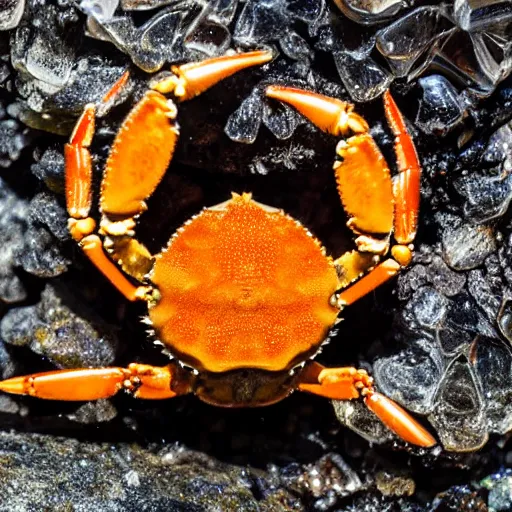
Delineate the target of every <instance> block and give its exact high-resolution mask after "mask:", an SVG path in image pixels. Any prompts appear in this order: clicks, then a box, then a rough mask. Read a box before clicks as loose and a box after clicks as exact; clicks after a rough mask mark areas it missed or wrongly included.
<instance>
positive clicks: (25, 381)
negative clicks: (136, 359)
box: [0, 363, 191, 401]
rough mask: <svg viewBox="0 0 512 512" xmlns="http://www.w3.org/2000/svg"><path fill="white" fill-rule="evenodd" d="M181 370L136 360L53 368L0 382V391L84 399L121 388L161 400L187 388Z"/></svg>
mask: <svg viewBox="0 0 512 512" xmlns="http://www.w3.org/2000/svg"><path fill="white" fill-rule="evenodd" d="M178 373H179V375H180V379H178V378H177V375H178ZM182 373H183V372H182V371H180V369H179V368H177V367H176V366H175V365H173V364H170V365H168V366H163V367H158V366H150V365H145V364H138V363H132V364H130V365H129V366H128V367H127V368H121V367H110V368H84V369H78V370H56V371H52V372H45V373H35V374H32V375H25V376H22V377H13V378H12V379H7V380H4V381H1V382H0V391H3V392H5V393H12V394H15V395H30V396H34V397H37V398H45V399H49V400H70V401H72V400H78V401H82V400H83V401H86V400H98V399H100V398H109V397H111V396H113V395H115V394H116V393H117V392H118V391H120V390H122V389H124V390H126V391H128V392H129V393H132V394H133V395H134V396H135V397H136V398H144V399H164V398H173V397H175V396H177V395H182V394H186V393H189V392H190V391H191V382H190V380H189V381H188V382H187V381H183V379H182V378H181V377H182V375H181V374H182ZM177 382H179V385H178V384H177Z"/></svg>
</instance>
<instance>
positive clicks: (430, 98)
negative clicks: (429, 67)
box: [415, 75, 464, 134]
mask: <svg viewBox="0 0 512 512" xmlns="http://www.w3.org/2000/svg"><path fill="white" fill-rule="evenodd" d="M418 83H419V84H420V86H421V88H422V89H423V97H422V99H421V101H420V107H419V110H418V114H417V116H416V121H415V124H416V126H419V127H420V128H421V129H422V130H423V131H424V132H425V133H441V134H444V133H446V132H448V131H450V130H451V129H452V128H453V127H454V126H455V125H456V124H457V123H458V122H460V121H461V120H462V116H463V113H464V105H463V103H462V101H461V100H460V99H459V95H458V93H457V90H456V89H455V87H453V85H452V84H451V83H450V82H449V81H448V79H446V78H445V77H443V76H441V75H430V76H426V77H424V78H420V79H419V80H418Z"/></svg>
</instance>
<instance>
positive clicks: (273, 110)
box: [263, 102, 303, 140]
mask: <svg viewBox="0 0 512 512" xmlns="http://www.w3.org/2000/svg"><path fill="white" fill-rule="evenodd" d="M302 122H303V119H302V117H301V116H300V115H299V114H298V113H297V111H296V110H295V109H293V108H291V107H290V106H289V105H285V104H283V103H281V102H272V104H270V102H265V108H264V109H263V124H264V125H265V126H266V127H267V128H268V129H269V130H270V131H271V132H272V133H273V134H274V135H275V136H276V137H277V138H278V139H280V140H285V139H289V138H290V137H291V136H292V135H293V132H294V131H295V128H297V126H298V125H299V124H301V123H302Z"/></svg>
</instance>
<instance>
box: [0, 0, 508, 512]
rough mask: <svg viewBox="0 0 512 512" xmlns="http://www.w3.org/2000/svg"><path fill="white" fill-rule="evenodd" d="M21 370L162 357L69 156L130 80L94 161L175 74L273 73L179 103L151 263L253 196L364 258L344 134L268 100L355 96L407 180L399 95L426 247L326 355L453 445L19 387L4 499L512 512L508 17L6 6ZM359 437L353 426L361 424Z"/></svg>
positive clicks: (5, 199)
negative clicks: (91, 255)
mask: <svg viewBox="0 0 512 512" xmlns="http://www.w3.org/2000/svg"><path fill="white" fill-rule="evenodd" d="M0 29H2V30H3V32H0V167H1V168H2V169H1V171H0V262H1V264H0V338H1V341H2V343H1V344H0V375H1V377H2V378H7V377H10V376H13V375H18V374H24V373H28V372H34V371H43V370H47V369H52V368H74V367H84V366H85V367H88V366H91V367H93V366H105V365H111V364H116V365H125V364H127V363H129V362H131V361H140V362H147V363H154V364H165V361H166V356H165V355H163V354H161V353H160V349H159V348H158V347H154V346H153V345H152V344H151V343H150V342H148V339H147V337H146V333H145V332H144V328H143V326H142V325H141V324H140V322H139V318H140V317H141V316H142V315H143V314H144V308H143V306H142V305H139V304H135V305H134V304H127V303H126V301H125V300H123V298H122V297H121V296H120V295H119V294H118V293H117V292H116V291H115V290H113V289H112V288H111V287H110V285H109V283H107V282H106V281H105V279H104V278H103V277H102V276H101V275H99V273H98V272H97V271H96V270H95V269H94V268H93V267H92V266H91V265H90V264H89V263H88V261H87V260H86V258H85V257H84V256H83V255H82V254H81V252H80V250H79V249H78V248H77V247H76V245H75V244H74V243H73V242H72V241H71V240H70V238H69V235H68V233H67V228H66V213H65V209H64V197H63V155H62V147H63V144H64V143H65V141H66V139H67V137H68V136H69V132H70V130H71V129H72V127H73V124H74V122H75V121H76V118H77V116H78V115H79V114H80V112H81V110H82V108H83V106H84V104H86V103H88V102H91V101H99V100H100V99H101V97H102V96H103V95H104V94H105V92H106V91H107V90H108V89H109V87H110V86H111V85H112V84H113V83H114V82H115V80H117V79H118V78H119V77H120V76H121V74H122V73H123V72H124V71H125V70H126V69H130V72H131V78H130V81H129V84H128V87H127V89H126V91H125V93H124V94H123V95H122V96H121V97H120V98H119V101H118V102H117V104H116V105H114V106H112V108H111V109H110V111H108V112H104V115H103V117H102V119H100V120H99V122H98V126H97V134H96V137H95V140H94V143H93V146H92V151H93V154H94V164H95V183H96V186H98V185H99V182H100V180H101V169H102V164H103V163H104V161H105V158H106V156H107V154H108V148H109V145H110V144H111V142H112V139H113V136H114V134H115V131H116V129H117V127H118V126H119V123H120V121H121V120H122V118H123V117H124V116H125V115H126V113H127V112H128V111H129V109H130V107H131V106H132V105H133V104H134V102H135V101H136V100H137V98H138V97H140V95H141V94H142V93H143V91H144V90H145V88H146V87H147V83H148V81H149V79H150V77H151V76H153V74H154V73H156V72H159V71H160V70H165V69H167V68H168V66H169V64H170V63H173V62H183V61H188V60H199V59H201V58H204V57H206V56H212V55H217V54H223V53H225V52H226V51H227V50H228V49H229V48H236V49H241V50H246V49H247V50H248V49H255V48H272V49H273V50H274V52H275V53H276V55H277V57H276V59H275V60H274V61H273V62H271V63H270V64H268V65H266V66H263V67H261V68H258V69H252V70H248V71H245V72H243V73H240V74H239V75H238V76H235V77H233V78H231V79H229V80H226V81H225V82H223V83H222V84H220V85H219V86H217V87H215V88H213V89H212V90H210V91H208V92H207V93H205V94H204V95H202V96H201V97H199V98H197V99H195V100H193V101H191V102H188V103H185V104H183V105H182V106H181V108H180V117H179V120H180V125H181V133H182V136H181V140H180V142H179V145H178V148H177V153H176V155H175V158H174V162H173V164H172V166H171V168H170V169H169V172H168V173H167V175H166V177H165V179H164V181H163V183H162V185H161V186H160V187H159V189H158V190H157V192H156V193H155V194H154V196H153V197H152V198H151V199H150V201H149V211H148V212H147V213H146V214H145V215H144V216H143V217H142V218H141V222H140V227H139V229H138V233H139V236H140V238H141V239H142V240H143V241H144V242H145V243H146V244H147V246H148V247H149V248H150V249H151V250H152V251H154V252H158V251H159V250H160V248H161V247H162V246H163V245H165V243H166V241H167V239H168V238H169V237H170V235H171V234H172V233H173V232H174V231H175V230H176V229H177V228H178V227H179V226H180V225H181V224H182V223H183V222H184V221H185V220H187V219H188V218H189V217H190V216H191V215H193V214H194V213H197V212H198V211H199V210H200V209H201V208H202V207H203V206H205V205H212V204H216V203H219V202H222V201H225V200H226V199H227V198H229V197H230V193H231V191H236V192H243V191H252V192H253V195H254V197H255V199H256V200H258V201H261V202H263V203H266V204H270V205H273V206H276V207H280V208H284V209H285V210H286V211H287V212H288V213H290V214H291V215H292V216H294V217H295V218H298V219H299V220H301V222H302V223H303V224H304V225H306V226H307V227H308V228H309V229H310V230H311V231H312V232H313V233H314V234H315V235H316V236H317V237H318V238H319V239H321V240H322V241H323V243H324V244H325V246H326V248H327V249H328V251H330V252H331V253H332V254H335V255H337V254H340V253H341V252H342V251H344V250H346V249H348V248H351V238H350V233H348V232H347V229H346V228H345V226H344V224H345V222H346V219H345V217H344V213H343V210H342V208H341V206H340V203H339V199H338V197H337V193H336V190H335V184H334V179H333V176H332V171H331V166H332V159H333V155H334V147H335V144H336V141H335V140H334V138H332V137H330V136H326V135H323V134H321V133H319V132H318V131H317V130H316V129H314V128H313V127H311V126H310V125H309V124H307V123H306V122H305V120H304V119H303V118H301V116H299V115H298V114H296V113H295V112H294V111H293V110H292V109H291V108H288V107H286V106H283V105H279V104H277V103H275V102H272V101H270V100H267V99H266V98H265V97H264V96H263V90H264V87H265V85H267V84H270V83H284V84H293V85H297V86H300V87H304V88H309V89H313V90H316V91H319V92H322V93H326V94H329V95H332V96H337V97H339V98H342V99H345V100H351V101H353V102H355V103H356V105H357V110H358V111H359V112H360V113H361V114H363V115H364V116H365V118H366V119H367V120H368V122H369V124H370V126H371V132H372V135H373V136H374V137H375V139H376V140H377V142H378V143H379V145H380V146H381V147H382V149H383V151H384V153H385V155H386V158H387V159H388V161H389V163H390V165H391V166H392V167H393V164H394V155H393V151H392V137H391V134H390V132H389V130H388V128H387V126H386V123H385V120H384V116H383V111H382V104H381V100H380V96H381V94H382V92H383V91H385V90H386V89H387V88H391V90H392V92H393V94H394V96H395V98H396V100H397V102H398V104H399V106H400V108H401V109H402V110H403V112H404V114H405V116H406V118H407V120H408V122H409V126H410V128H411V132H412V133H413V135H414V139H415V141H416V144H417V147H418V152H419V154H420V159H421V161H422V164H423V168H424V173H423V180H422V198H423V199H422V210H421V217H420V230H419V233H418V238H417V242H416V255H415V259H414V262H413V264H412V265H411V267H410V268H409V269H408V270H407V271H405V272H404V273H403V274H402V275H401V276H400V277H399V278H398V279H397V280H394V281H393V282H391V283H389V284H387V285H386V286H383V287H382V288H381V289H379V290H378V291H376V292H375V293H374V294H372V295H371V296H368V297H366V298H365V299H363V300H361V301H359V302H358V303H357V304H355V305H354V306H352V307H351V308H349V309H347V310H346V311H345V314H344V321H343V322H342V323H340V324H339V325H338V326H337V328H336V331H335V332H333V333H332V335H331V337H330V343H329V345H327V346H325V348H324V350H323V353H322V354H321V355H320V356H319V360H320V361H321V362H322V363H324V364H327V365H331V366H334V365H349V364H354V365H357V366H360V367H365V368H368V370H370V371H371V372H372V374H373V375H374V376H375V378H376V382H377V385H378V387H379V389H380V390H381V391H382V392H384V393H385V394H387V395H388V396H390V397H391V398H393V399H395V400H397V401H398V402H400V403H402V404H403V405H405V406H406V407H407V408H408V409H409V410H411V411H413V412H414V413H415V414H417V416H418V417H419V418H423V420H424V421H425V424H426V425H428V426H429V428H430V429H431V431H432V432H434V433H435V434H436V436H437V438H438V440H439V445H438V446H437V447H435V448H433V449H431V450H420V449H415V448H412V447H410V446H406V445H405V444H404V443H402V442H400V441H399V440H397V439H396V438H394V437H393V436H392V435H391V434H389V433H388V432H387V431H385V430H384V429H383V428H382V426H381V425H380V423H378V422H377V421H375V420H374V419H373V417H372V416H371V415H370V414H369V413H367V411H366V409H365V408H364V406H363V405H362V404H359V403H350V404H346V403H335V404H333V405H334V409H333V407H332V405H331V404H330V403H329V402H328V401H326V400H323V399H321V398H316V397H311V396H306V395H299V394H295V395H294V396H292V397H290V398H288V399H287V400H285V401H283V402H281V403H279V404H276V405H274V406H270V407H267V408H263V409H258V410H233V411H232V410H223V409H218V408H214V407H210V406H207V405H205V404H202V403H200V402H199V401H198V400H197V399H195V398H194V397H188V396H187V397H181V398H177V399H174V400H170V401H165V402H161V403H160V402H159V403H152V402H141V401H136V400H134V399H132V398H130V397H128V396H124V395H122V394H121V395H119V396H116V397H114V398H113V399H112V400H109V401H98V402H96V403H87V404H74V403H71V404H70V403H59V402H43V401H38V400H34V399H30V398H13V397H8V396H1V397H0V411H1V413H0V425H1V428H2V432H1V433H0V510H2V511H3V510H5V511H14V510H15V511H32V510H43V509H44V510H51V511H64V510H66V511H69V510H77V511H81V510H88V511H89V510H91V509H93V507H94V508H95V509H96V510H102V511H103V510H106V511H110V510H114V511H117V510H120V511H121V510H123V511H125V510H130V511H132V510H133V511H140V510H147V511H161V510H166V511H168V510H170V511H194V512H195V511H231V510H237V511H238V510H241V511H242V510H243V511H245V510H247V511H252V510H255V511H281V510H283V511H286V510H311V511H340V512H341V511H343V512H345V511H346V512H348V511H351V512H356V511H357V512H363V511H367V512H371V511H411V512H412V511H414V512H419V511H431V512H433V511H436V512H445V511H470V510H471V511H479V512H484V511H508V510H512V490H511V489H512V471H511V470H509V469H507V467H509V466H511V465H512V451H511V444H510V442H509V441H508V435H507V432H508V431H509V430H510V429H511V428H512V352H511V346H510V343H511V342H512V292H511V289H512V271H511V262H512V238H511V234H512V229H511V216H510V211H509V203H510V200H511V198H512V174H511V171H512V150H511V144H512V121H511V120H512V82H511V80H510V78H508V79H507V76H508V75H509V73H510V70H511V68H512V4H511V3H510V2H508V1H501V2H500V1H498V0H495V1H493V0H484V1H482V2H472V1H470V0H456V1H455V2H454V3H450V2H448V3H434V2H428V1H419V0H410V1H409V2H407V4H406V3H404V2H400V1H396V0H369V1H364V2H363V1H358V0H337V1H331V0H265V1H262V0H259V1H258V0H246V1H237V0H216V1H210V2H208V1H206V0H204V1H200V0H121V2H119V1H118V0H83V1H82V2H79V1H76V2H73V1H70V0H58V1H50V0H26V2H25V1H24V0H3V1H0ZM347 426H348V427H349V428H347Z"/></svg>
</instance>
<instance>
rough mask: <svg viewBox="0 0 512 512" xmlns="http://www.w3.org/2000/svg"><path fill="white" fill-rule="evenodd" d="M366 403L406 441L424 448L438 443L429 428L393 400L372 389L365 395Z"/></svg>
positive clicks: (387, 425) (385, 423)
mask: <svg viewBox="0 0 512 512" xmlns="http://www.w3.org/2000/svg"><path fill="white" fill-rule="evenodd" d="M364 403H365V404H366V406H367V407H368V409H370V410H371V411H372V412H373V413H374V414H375V415H376V416H377V417H378V418H379V419H380V420H381V421H382V423H384V425H386V427H388V428H389V429H390V430H391V431H392V432H394V433H395V434H396V435H397V436H398V437H400V438H401V439H403V440H404V441H407V442H408V443H411V444H415V445H417V446H421V447H422V448H430V447H432V446H434V445H435V444H436V440H435V439H434V437H433V436H432V435H431V434H430V433H429V432H428V430H426V429H425V428H424V427H422V426H421V425H420V424H419V423H418V422H417V421H416V420H415V419H414V418H413V417H412V416H411V415H410V414H409V413H408V412H407V411H406V410H405V409H403V408H402V407H400V406H399V405H398V404H397V403H396V402H394V401H393V400H391V399H389V398H387V397H385V396H384V395H381V394H380V393H376V392H375V391H370V392H369V393H368V394H367V395H366V396H365V398H364Z"/></svg>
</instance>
